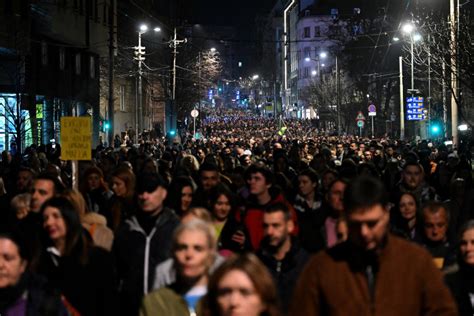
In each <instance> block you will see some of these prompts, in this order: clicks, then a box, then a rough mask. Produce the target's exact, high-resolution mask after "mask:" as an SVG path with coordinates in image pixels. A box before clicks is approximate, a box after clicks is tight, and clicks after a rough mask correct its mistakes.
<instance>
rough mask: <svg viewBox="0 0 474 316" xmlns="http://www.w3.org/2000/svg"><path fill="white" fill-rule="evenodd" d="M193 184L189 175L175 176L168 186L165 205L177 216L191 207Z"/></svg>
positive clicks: (181, 215) (185, 212) (183, 213)
mask: <svg viewBox="0 0 474 316" xmlns="http://www.w3.org/2000/svg"><path fill="white" fill-rule="evenodd" d="M195 186H196V185H195V184H194V182H193V180H192V179H191V178H190V177H187V176H179V177H176V178H175V179H174V180H173V181H171V184H170V186H169V188H168V197H167V198H166V200H165V205H166V206H167V207H169V208H171V209H173V210H174V211H175V212H176V214H178V216H179V217H183V216H185V215H186V214H187V212H188V211H189V208H190V207H191V203H192V201H193V194H194V191H195V190H194V188H195Z"/></svg>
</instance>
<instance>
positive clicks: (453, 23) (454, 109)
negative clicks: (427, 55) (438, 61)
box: [449, 0, 459, 147]
mask: <svg viewBox="0 0 474 316" xmlns="http://www.w3.org/2000/svg"><path fill="white" fill-rule="evenodd" d="M454 1H455V0H450V1H449V22H450V42H449V44H450V45H449V46H450V55H451V135H452V137H453V146H454V147H457V146H458V144H459V139H458V100H459V94H458V79H457V72H458V68H457V67H458V65H457V38H456V29H457V20H456V8H455V7H456V6H455V4H454ZM457 11H458V14H459V1H458V3H457Z"/></svg>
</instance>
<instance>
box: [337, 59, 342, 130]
mask: <svg viewBox="0 0 474 316" xmlns="http://www.w3.org/2000/svg"><path fill="white" fill-rule="evenodd" d="M339 81H340V76H339V65H338V58H337V55H336V98H337V100H336V102H337V104H336V109H337V135H339V136H341V111H340V110H341V98H340V95H341V93H340V90H341V87H340V86H339Z"/></svg>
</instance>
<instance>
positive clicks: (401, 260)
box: [290, 235, 457, 316]
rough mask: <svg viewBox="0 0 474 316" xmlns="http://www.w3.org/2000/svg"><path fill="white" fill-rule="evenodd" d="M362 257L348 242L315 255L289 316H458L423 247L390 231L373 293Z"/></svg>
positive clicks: (296, 294) (294, 298) (295, 294)
mask: <svg viewBox="0 0 474 316" xmlns="http://www.w3.org/2000/svg"><path fill="white" fill-rule="evenodd" d="M360 259H361V258H360V256H358V255H357V252H356V251H354V250H353V247H352V246H351V245H350V244H349V243H348V242H345V243H342V244H339V245H337V246H335V247H334V248H332V249H328V250H324V251H321V252H319V253H318V254H316V255H314V256H313V258H312V259H310V261H309V262H308V264H307V265H306V268H305V269H304V270H303V272H302V273H301V275H300V278H299V281H298V283H297V286H296V289H295V292H294V296H293V300H292V304H291V309H290V315H294V316H300V315H305V316H313V315H328V316H329V315H330V316H336V315H337V316H348V315H351V316H368V315H374V316H418V315H424V316H427V315H437V316H441V315H443V316H444V315H446V316H451V315H453V316H454V315H457V309H456V305H455V302H454V300H453V298H452V296H451V294H450V292H449V290H448V288H447V287H446V286H445V285H444V283H443V278H442V275H441V272H440V271H439V270H438V269H437V268H436V267H435V265H434V263H433V258H432V257H431V256H430V254H429V253H428V252H427V251H426V250H424V249H422V248H421V247H419V246H417V245H415V244H412V243H410V242H408V241H405V240H403V239H401V238H398V237H395V236H393V235H389V236H388V238H387V242H386V244H385V246H384V248H383V249H382V250H381V252H380V255H379V256H378V259H377V262H378V265H377V266H378V269H377V270H378V271H377V272H376V276H375V287H374V292H373V295H371V294H370V293H371V292H370V291H369V285H368V281H367V280H368V278H367V276H366V272H365V271H366V270H365V266H366V265H364V264H362V260H360Z"/></svg>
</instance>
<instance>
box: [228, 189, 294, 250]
mask: <svg viewBox="0 0 474 316" xmlns="http://www.w3.org/2000/svg"><path fill="white" fill-rule="evenodd" d="M276 203H285V204H286V206H287V207H288V209H289V210H290V212H291V217H292V218H293V222H294V223H295V230H294V231H293V235H298V219H297V215H296V212H295V209H294V208H293V206H292V205H291V204H290V203H288V201H287V200H286V199H285V197H284V196H283V195H282V194H279V193H278V194H275V195H274V196H272V199H271V201H270V202H268V203H267V204H265V205H259V204H258V203H257V202H256V201H255V198H254V197H252V196H251V197H249V200H248V204H247V207H246V208H245V212H244V215H243V217H244V218H243V221H242V220H241V218H240V217H241V216H242V215H241V214H240V213H237V220H239V221H241V222H243V223H244V225H245V227H247V230H248V232H249V235H250V242H251V244H252V248H253V249H254V250H257V249H259V248H260V242H261V241H262V239H263V213H264V210H265V208H266V207H268V206H269V205H273V204H276Z"/></svg>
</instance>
